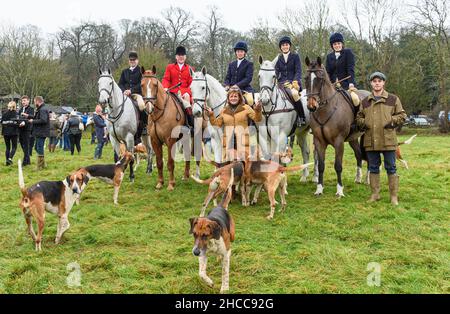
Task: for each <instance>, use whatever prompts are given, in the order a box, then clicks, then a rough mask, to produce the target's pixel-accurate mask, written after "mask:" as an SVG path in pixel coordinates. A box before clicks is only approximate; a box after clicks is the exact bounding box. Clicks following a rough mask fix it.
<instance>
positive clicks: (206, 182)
mask: <svg viewBox="0 0 450 314" xmlns="http://www.w3.org/2000/svg"><path fill="white" fill-rule="evenodd" d="M191 179H192V180H194V181H195V182H197V183H199V184H204V185H210V184H211V182H212V180H213V178H209V179H206V180H201V179H198V178H196V177H194V176H193V175H191Z"/></svg>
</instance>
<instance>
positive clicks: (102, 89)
mask: <svg viewBox="0 0 450 314" xmlns="http://www.w3.org/2000/svg"><path fill="white" fill-rule="evenodd" d="M99 74H100V77H99V79H98V93H99V96H98V102H99V103H100V104H102V105H105V104H109V103H110V101H111V99H112V97H113V94H114V78H113V77H112V75H111V70H110V69H108V70H101V69H99Z"/></svg>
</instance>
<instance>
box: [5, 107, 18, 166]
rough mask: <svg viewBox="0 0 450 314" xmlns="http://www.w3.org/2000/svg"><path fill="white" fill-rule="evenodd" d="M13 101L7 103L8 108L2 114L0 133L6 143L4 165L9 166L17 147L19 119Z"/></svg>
mask: <svg viewBox="0 0 450 314" xmlns="http://www.w3.org/2000/svg"><path fill="white" fill-rule="evenodd" d="M16 110H17V105H16V102H15V101H11V102H9V103H8V109H7V111H5V112H4V113H3V114H2V119H1V123H2V135H3V138H4V139H5V144H6V151H5V156H6V165H7V166H11V165H12V163H13V161H12V159H13V158H14V154H15V153H16V149H17V136H18V135H19V128H18V127H19V121H18V117H19V115H18V114H17V111H16Z"/></svg>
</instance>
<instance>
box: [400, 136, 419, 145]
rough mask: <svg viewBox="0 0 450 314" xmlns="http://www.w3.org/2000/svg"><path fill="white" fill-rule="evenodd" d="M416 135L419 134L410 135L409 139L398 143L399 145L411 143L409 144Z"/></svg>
mask: <svg viewBox="0 0 450 314" xmlns="http://www.w3.org/2000/svg"><path fill="white" fill-rule="evenodd" d="M416 136H417V134H414V135H413V136H411V137H410V138H409V139H407V140H406V141H404V142H400V143H398V145H403V144H406V145H409V144H411V143H412V141H413V140H414V139H415V138H416Z"/></svg>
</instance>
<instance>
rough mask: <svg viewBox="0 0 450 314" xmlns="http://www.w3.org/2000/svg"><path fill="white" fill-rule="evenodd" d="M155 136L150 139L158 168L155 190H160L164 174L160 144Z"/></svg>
mask: <svg viewBox="0 0 450 314" xmlns="http://www.w3.org/2000/svg"><path fill="white" fill-rule="evenodd" d="M155 137H156V136H152V137H151V141H152V147H153V151H154V153H155V155H156V167H157V168H158V184H157V185H156V189H157V190H160V189H161V188H162V187H163V186H164V174H163V167H164V164H163V151H162V149H163V147H162V143H161V142H160V141H159V140H158V139H156V138H155Z"/></svg>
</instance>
